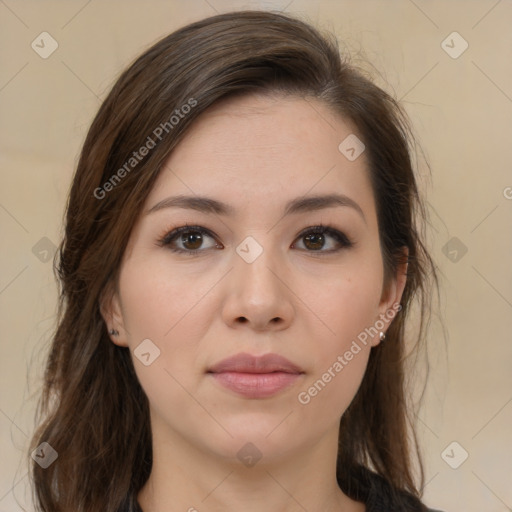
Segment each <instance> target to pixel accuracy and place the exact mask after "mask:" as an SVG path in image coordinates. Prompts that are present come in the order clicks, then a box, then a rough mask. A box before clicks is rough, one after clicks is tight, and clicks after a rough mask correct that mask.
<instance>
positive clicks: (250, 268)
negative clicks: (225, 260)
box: [222, 248, 294, 331]
mask: <svg viewBox="0 0 512 512" xmlns="http://www.w3.org/2000/svg"><path fill="white" fill-rule="evenodd" d="M233 264H234V268H233V270H232V271H231V272H229V274H228V276H227V277H228V281H227V283H226V286H227V289H226V290H227V291H226V296H225V301H224V303H223V309H222V317H223V320H224V322H225V323H226V324H227V325H229V326H230V327H233V328H240V326H241V325H243V324H246V325H247V327H249V328H251V329H253V330H255V331H280V330H283V329H286V328H287V327H289V325H290V324H291V323H292V321H293V316H294V306H293V297H294V294H293V291H292V289H291V288H290V286H289V284H287V281H289V275H288V274H289V273H287V272H286V268H285V264H284V262H281V261H278V257H277V256H276V255H275V254H274V253H272V251H271V250H270V249H265V248H264V249H263V252H262V253H261V254H260V255H259V256H258V257H257V258H256V260H255V261H253V262H252V263H248V262H247V261H245V260H244V259H243V258H242V257H240V256H239V255H238V254H237V253H236V252H235V253H234V255H233ZM287 277H288V279H287Z"/></svg>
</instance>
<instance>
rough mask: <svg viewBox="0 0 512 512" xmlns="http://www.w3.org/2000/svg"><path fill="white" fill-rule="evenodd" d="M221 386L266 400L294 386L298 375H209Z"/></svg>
mask: <svg viewBox="0 0 512 512" xmlns="http://www.w3.org/2000/svg"><path fill="white" fill-rule="evenodd" d="M211 375H212V376H213V377H214V378H215V380H216V381H218V382H219V383H220V384H221V385H222V386H224V387H226V388H228V389H230V390H231V391H234V392H235V393H238V394H240V395H243V396H245V397H247V398H266V397H269V396H272V395H275V394H276V393H278V392H279V391H282V390H283V389H285V388H287V387H289V386H291V385H292V384H294V383H295V382H296V381H297V380H298V379H299V377H300V376H301V374H300V373H285V372H273V373H239V372H222V373H212V374H211Z"/></svg>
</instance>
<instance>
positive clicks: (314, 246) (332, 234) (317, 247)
mask: <svg viewBox="0 0 512 512" xmlns="http://www.w3.org/2000/svg"><path fill="white" fill-rule="evenodd" d="M329 239H331V242H330V243H329ZM297 240H304V241H303V243H302V245H303V246H304V247H305V249H302V248H301V249H302V250H306V251H307V252H320V253H333V252H338V251H340V250H341V249H348V248H350V247H352V246H353V245H354V243H353V242H352V241H350V240H349V238H348V237H347V235H345V233H342V232H341V231H338V230H337V229H335V228H333V227H332V226H323V225H320V226H313V227H310V228H307V229H306V230H304V231H302V233H301V234H300V235H299V236H298V238H297ZM332 240H334V244H333V242H332ZM336 244H337V245H338V247H336ZM326 245H327V246H330V248H328V249H326V250H325V249H324V248H325V247H326ZM333 245H334V248H333ZM294 246H295V243H294V244H292V248H293V247H294Z"/></svg>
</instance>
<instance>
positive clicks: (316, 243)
mask: <svg viewBox="0 0 512 512" xmlns="http://www.w3.org/2000/svg"><path fill="white" fill-rule="evenodd" d="M305 240H306V244H305V245H306V247H309V248H310V249H321V248H322V246H323V242H324V235H322V234H319V233H313V234H310V235H306V237H305ZM309 243H311V244H312V245H313V246H312V247H311V246H310V245H308V244H309Z"/></svg>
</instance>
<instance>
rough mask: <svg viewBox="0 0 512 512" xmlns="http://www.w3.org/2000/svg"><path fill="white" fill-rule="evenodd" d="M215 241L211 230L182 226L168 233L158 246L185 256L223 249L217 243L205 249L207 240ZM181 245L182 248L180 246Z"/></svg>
mask: <svg viewBox="0 0 512 512" xmlns="http://www.w3.org/2000/svg"><path fill="white" fill-rule="evenodd" d="M208 238H210V239H212V240H215V239H214V237H213V235H212V234H211V233H210V231H209V230H207V229H205V228H203V227H201V226H189V225H186V226H181V227H179V228H176V229H173V230H172V231H170V232H168V233H167V234H166V235H165V236H164V237H163V238H162V239H160V240H159V241H158V245H160V246H162V247H163V246H166V247H168V248H169V249H170V250H171V251H173V252H178V253H182V254H183V253H185V254H190V255H194V254H196V255H197V254H199V253H200V252H201V251H200V250H199V249H202V250H206V249H213V248H217V249H222V248H223V247H222V245H221V244H218V243H216V242H215V241H214V242H213V243H210V244H209V245H208V246H206V247H204V242H205V240H206V239H208ZM180 244H181V246H180Z"/></svg>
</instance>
